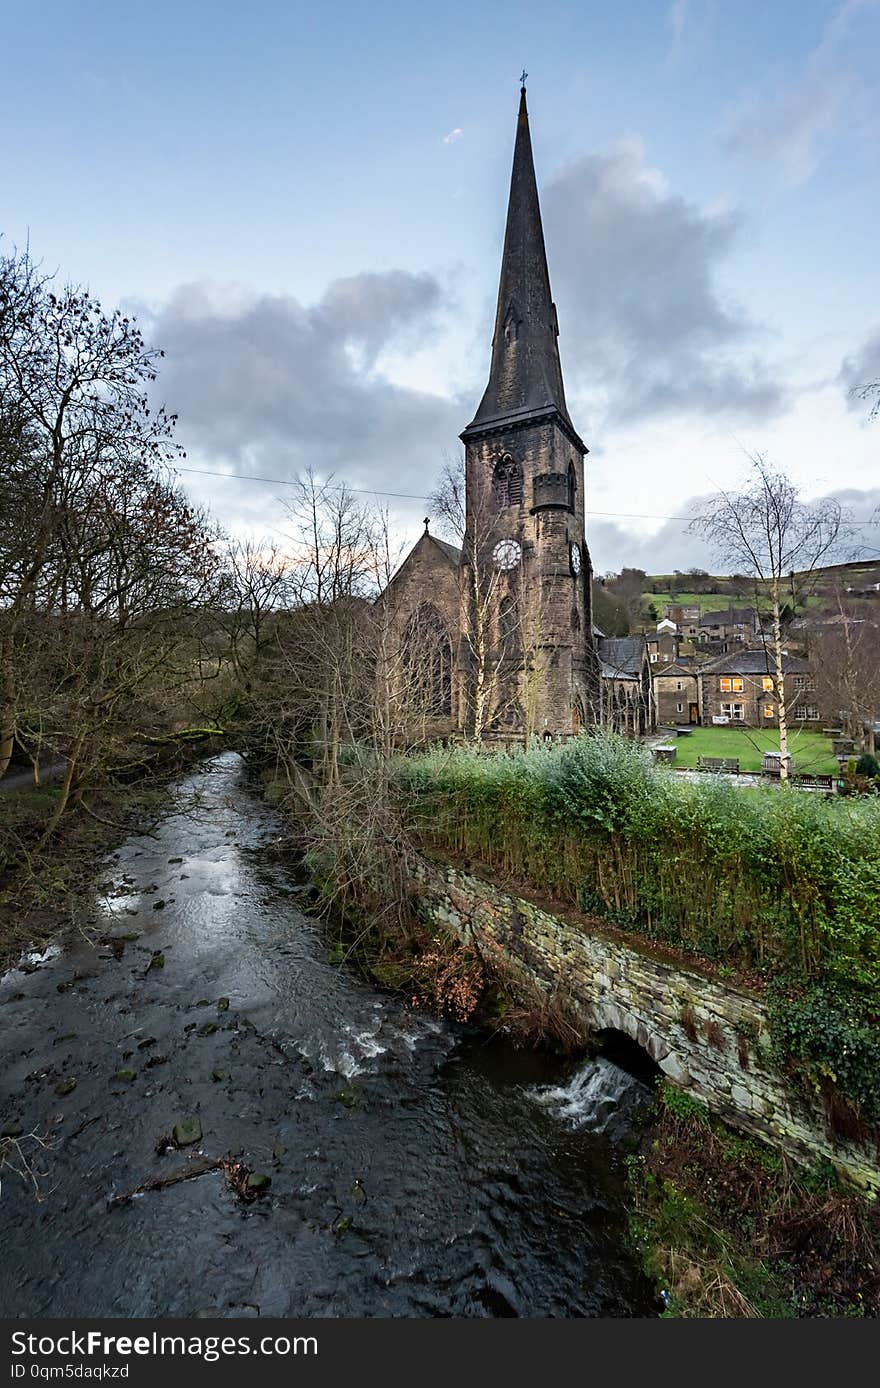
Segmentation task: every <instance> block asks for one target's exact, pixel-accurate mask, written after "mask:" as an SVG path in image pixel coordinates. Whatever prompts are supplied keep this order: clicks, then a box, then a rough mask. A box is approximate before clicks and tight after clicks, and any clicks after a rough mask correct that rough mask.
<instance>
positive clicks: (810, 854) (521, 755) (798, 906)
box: [398, 734, 880, 1011]
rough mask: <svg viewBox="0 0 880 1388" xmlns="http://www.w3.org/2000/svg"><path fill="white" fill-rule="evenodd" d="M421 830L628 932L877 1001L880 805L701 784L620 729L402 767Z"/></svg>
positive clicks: (447, 754) (424, 758)
mask: <svg viewBox="0 0 880 1388" xmlns="http://www.w3.org/2000/svg"><path fill="white" fill-rule="evenodd" d="M398 785H399V788H400V791H401V795H402V797H403V803H404V808H405V813H406V814H407V816H408V817H409V819H410V821H411V822H412V823H413V824H414V826H415V827H416V828H417V829H418V830H419V832H420V833H421V834H422V836H423V838H424V840H425V841H426V842H428V843H430V844H433V845H434V846H435V847H437V848H438V849H440V850H442V851H448V852H451V853H457V854H463V855H466V856H469V857H474V858H476V859H479V860H481V861H483V862H485V863H486V864H487V865H490V866H493V867H496V868H499V869H501V870H502V871H504V872H505V873H507V874H509V875H512V876H514V877H518V878H519V879H520V880H522V881H524V882H527V883H530V884H532V885H533V886H535V887H539V888H542V889H544V890H547V891H549V892H551V893H552V894H553V895H555V896H557V897H559V898H561V899H562V900H563V901H566V902H568V903H569V904H570V905H571V906H573V907H575V908H576V909H580V910H589V911H592V912H594V913H596V914H599V915H601V916H604V917H605V918H606V919H608V920H610V921H612V922H614V923H615V924H617V925H619V926H621V927H623V928H638V929H639V930H640V931H642V932H643V933H646V934H647V935H649V936H651V937H653V938H655V939H658V940H661V941H665V942H668V943H670V944H673V945H675V946H676V947H678V948H683V949H685V950H688V951H690V952H693V953H695V954H699V955H703V956H706V957H708V958H710V959H723V960H724V961H725V963H726V964H727V965H730V964H735V965H736V966H737V967H738V968H740V969H743V968H744V969H747V970H749V971H752V970H755V969H758V970H762V971H764V972H765V973H767V974H773V975H779V974H780V973H783V974H785V975H786V977H788V978H790V979H792V980H793V981H794V983H795V984H796V985H797V986H799V987H803V988H810V987H812V986H814V985H817V984H825V985H828V986H830V987H834V988H837V987H839V988H843V989H852V990H856V991H857V992H858V993H859V995H860V996H861V997H864V998H866V999H867V1000H868V1001H869V1003H870V1004H871V1005H872V1006H873V1007H874V1009H875V1011H880V806H878V805H877V803H876V801H874V800H870V799H864V800H863V799H859V800H856V799H844V798H840V799H837V800H834V801H826V800H824V799H821V798H819V797H817V796H810V795H806V794H796V793H792V794H785V793H782V792H781V791H780V790H779V789H778V788H771V787H759V788H756V789H752V790H742V789H739V788H737V787H736V786H734V785H732V784H729V783H726V782H719V781H718V780H717V779H716V778H714V777H712V778H707V780H706V781H705V782H701V783H692V782H689V781H686V780H684V778H682V777H678V776H676V774H675V773H674V772H672V771H670V770H668V769H667V768H664V767H661V766H657V765H655V764H654V763H653V762H652V761H651V759H650V756H649V754H648V753H647V752H646V751H645V750H644V749H643V748H642V747H640V746H639V745H638V744H635V743H633V742H630V741H628V740H626V739H624V738H620V737H617V736H614V735H610V734H603V735H597V736H591V737H582V738H578V739H576V740H575V741H573V742H571V743H568V744H567V745H565V746H558V745H557V746H551V747H545V746H536V747H535V748H533V749H530V750H528V751H517V752H506V753H495V754H489V753H486V752H484V751H481V750H474V749H469V748H458V749H452V750H448V749H444V750H440V749H438V750H435V751H432V752H429V753H426V754H424V755H421V756H418V757H413V758H408V759H406V760H404V761H402V762H401V765H400V767H399V771H398Z"/></svg>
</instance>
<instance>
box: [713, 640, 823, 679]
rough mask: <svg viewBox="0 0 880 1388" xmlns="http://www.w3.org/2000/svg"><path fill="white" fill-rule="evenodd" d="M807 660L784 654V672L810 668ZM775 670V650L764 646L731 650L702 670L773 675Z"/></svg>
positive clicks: (732, 673) (720, 672)
mask: <svg viewBox="0 0 880 1388" xmlns="http://www.w3.org/2000/svg"><path fill="white" fill-rule="evenodd" d="M809 668H810V666H809V663H808V662H807V661H806V660H802V659H801V657H800V656H797V655H783V657H782V670H783V674H786V675H790V674H794V673H796V672H797V671H800V670H809ZM773 670H774V659H773V652H772V651H771V650H769V648H768V649H765V648H764V647H763V646H759V647H757V648H753V649H751V650H744V651H731V653H730V654H729V655H723V656H721V657H720V658H719V659H718V660H710V661H709V662H708V663H707V664H706V665H704V666H703V667H702V669H701V671H700V673H701V674H703V675H772V674H773Z"/></svg>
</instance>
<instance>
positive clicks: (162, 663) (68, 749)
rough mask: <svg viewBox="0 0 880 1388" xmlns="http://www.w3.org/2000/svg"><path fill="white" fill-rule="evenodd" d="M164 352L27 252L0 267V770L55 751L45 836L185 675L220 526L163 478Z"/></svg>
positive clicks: (168, 452)
mask: <svg viewBox="0 0 880 1388" xmlns="http://www.w3.org/2000/svg"><path fill="white" fill-rule="evenodd" d="M161 355H162V354H161V352H159V351H157V350H155V349H153V348H151V347H149V346H148V345H147V344H146V343H145V341H144V339H143V337H142V335H141V333H140V330H139V329H138V327H137V325H136V323H135V321H134V320H133V319H130V318H129V317H127V316H125V315H123V314H121V313H118V312H114V313H109V314H108V313H105V312H104V311H103V310H102V308H101V305H100V304H99V303H98V302H97V300H95V299H93V298H92V297H91V296H90V295H89V294H88V293H87V292H86V291H84V290H82V289H76V288H70V287H65V288H63V289H58V290H57V292H56V289H55V288H54V286H53V283H52V281H51V280H50V279H47V278H45V277H41V276H40V275H39V274H38V273H37V271H36V270H35V268H34V266H33V264H32V262H31V261H30V260H29V259H28V257H27V256H18V255H13V256H9V257H6V258H4V259H2V260H0V458H2V461H3V466H4V486H3V492H2V501H0V671H2V676H0V775H2V774H3V773H4V772H5V770H6V768H7V766H8V763H9V759H10V757H11V754H12V751H13V747H14V745H15V742H16V739H18V740H19V741H21V739H22V737H24V739H25V743H26V744H27V746H28V751H29V752H30V753H32V752H33V747H34V742H35V741H36V742H37V743H38V746H37V752H36V755H37V758H38V757H39V746H40V745H45V746H47V747H49V748H50V749H51V750H52V751H53V752H55V753H56V754H58V755H62V756H64V758H65V759H66V763H67V765H66V772H65V777H64V780H63V782H62V786H61V793H60V795H59V797H58V799H57V802H56V806H55V810H54V813H53V816H52V818H51V820H50V823H49V825H48V826H47V833H51V832H52V831H53V830H54V828H55V825H56V824H57V823H58V820H59V819H60V817H61V815H62V814H63V813H64V812H65V810H66V809H67V808H68V806H69V805H71V804H74V803H78V802H80V801H81V800H82V796H83V794H84V793H85V791H86V790H87V788H88V787H89V786H90V785H94V784H95V783H96V781H97V780H99V779H100V778H101V777H102V776H103V775H104V774H105V773H106V771H107V770H108V768H111V767H112V766H113V765H114V763H115V762H117V761H118V760H119V758H120V757H124V756H125V755H126V754H127V747H128V744H129V743H130V741H131V739H132V736H133V734H135V733H137V732H138V731H145V732H147V733H148V734H149V733H150V732H151V731H154V730H155V728H154V726H153V727H151V724H152V725H155V722H156V721H157V720H161V718H162V717H165V716H167V715H168V712H169V710H170V707H171V705H172V703H173V702H174V700H175V699H176V698H177V697H178V696H181V697H184V696H183V694H182V691H183V690H184V689H185V688H186V687H187V686H191V685H192V683H193V679H194V674H193V668H194V667H193V659H192V654H193V643H194V642H198V640H199V639H200V637H199V632H198V621H194V620H192V618H193V615H194V613H195V612H196V610H197V609H199V608H200V606H202V605H203V604H204V602H205V600H206V598H207V596H208V595H209V594H210V593H211V592H212V591H213V575H214V571H215V569H216V561H215V557H214V554H213V551H212V541H213V538H214V537H213V532H212V530H211V527H210V526H209V524H208V522H207V519H206V517H205V516H204V515H203V514H202V513H200V512H198V511H197V510H195V509H194V508H193V507H192V506H191V505H190V504H189V503H188V502H187V500H186V498H185V497H184V496H183V495H182V493H180V492H179V491H178V490H177V489H176V488H175V487H174V486H172V485H171V484H170V483H169V482H168V480H167V478H166V476H165V475H164V474H163V464H166V463H169V462H171V461H172V460H173V459H174V458H175V457H176V456H177V453H178V452H179V450H178V449H177V448H176V446H175V445H174V442H173V437H172V433H173V424H174V418H173V416H171V415H168V414H166V413H165V411H164V410H162V409H159V410H156V409H155V408H154V407H153V406H151V404H150V402H149V398H148V390H149V386H150V385H151V383H152V382H153V381H154V380H155V378H156V369H157V365H158V359H159V357H160V356H161ZM184 648H186V649H185V650H184ZM178 656H179V659H178V658H177V657H178ZM160 711H161V712H160ZM37 764H38V763H37Z"/></svg>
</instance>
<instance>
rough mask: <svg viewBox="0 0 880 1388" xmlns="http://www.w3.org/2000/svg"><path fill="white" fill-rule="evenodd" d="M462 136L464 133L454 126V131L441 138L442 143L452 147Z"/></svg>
mask: <svg viewBox="0 0 880 1388" xmlns="http://www.w3.org/2000/svg"><path fill="white" fill-rule="evenodd" d="M463 135H464V131H463V130H461V129H460V128H459V127H458V126H456V127H455V129H454V130H450V132H449V134H448V135H444V136H443V143H444V145H454V144H455V143H456V141H458V140H460V139H461V138H462V136H463Z"/></svg>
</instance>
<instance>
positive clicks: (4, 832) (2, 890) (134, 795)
mask: <svg viewBox="0 0 880 1388" xmlns="http://www.w3.org/2000/svg"><path fill="white" fill-rule="evenodd" d="M205 754H206V747H205V744H204V741H183V742H181V741H179V740H178V741H169V742H168V743H167V744H166V745H165V746H164V748H163V751H162V753H160V754H159V758H158V761H157V762H155V764H153V765H152V766H151V768H150V771H149V774H148V775H142V776H140V777H139V778H137V779H130V778H129V779H125V780H118V781H110V782H107V783H105V784H104V785H103V786H102V787H101V789H100V790H98V791H94V792H92V793H91V794H90V795H89V797H88V803H87V804H77V805H75V806H71V808H70V809H69V810H68V811H67V812H66V813H65V815H64V816H63V817H62V818H61V820H60V821H59V823H58V825H57V828H56V829H55V831H54V833H53V834H52V836H51V838H50V839H48V840H47V841H46V842H45V843H41V839H42V836H43V834H44V832H45V827H46V824H47V823H48V821H49V820H50V819H51V816H52V813H53V810H54V808H55V806H56V804H57V801H58V797H59V794H60V788H59V784H58V782H59V780H60V779H61V777H60V776H59V775H58V774H57V773H58V767H57V766H55V767H52V768H50V770H51V771H52V772H53V773H54V774H52V775H50V776H47V777H46V778H45V780H44V782H43V784H41V785H39V786H34V785H33V784H32V782H31V783H30V784H28V783H24V782H22V781H20V780H19V778H18V777H17V776H16V775H15V774H14V773H13V774H12V775H11V776H8V777H6V778H4V780H3V782H2V783H0V788H2V790H3V794H2V795H0V971H2V970H3V969H4V968H6V967H8V966H9V965H10V964H12V963H14V961H15V960H16V959H17V958H18V956H19V954H20V952H21V950H22V949H30V950H36V951H38V952H39V951H41V950H43V949H45V948H46V946H48V945H49V944H51V943H52V942H53V941H54V940H55V939H56V938H58V937H59V936H64V935H67V934H69V933H71V932H75V931H81V930H83V929H88V928H89V925H90V923H94V920H95V900H96V898H97V899H98V900H100V896H101V890H100V881H101V877H102V873H103V865H102V860H103V858H104V857H105V855H106V853H107V852H108V850H110V849H113V848H116V847H117V846H118V845H119V844H121V843H122V842H123V841H124V840H125V838H126V837H127V836H128V835H129V834H132V833H146V832H149V830H150V828H151V826H153V825H154V824H155V823H156V821H157V820H158V818H159V817H160V816H161V814H162V812H163V810H164V808H165V807H166V806H167V803H168V794H169V785H170V783H171V782H172V781H173V779H174V777H175V776H179V775H180V774H181V772H182V771H184V770H185V768H186V767H187V766H191V765H192V764H193V763H194V762H196V761H197V760H198V759H199V758H200V757H204V756H205ZM61 770H62V771H63V766H62V768H61ZM29 779H30V778H29Z"/></svg>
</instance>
